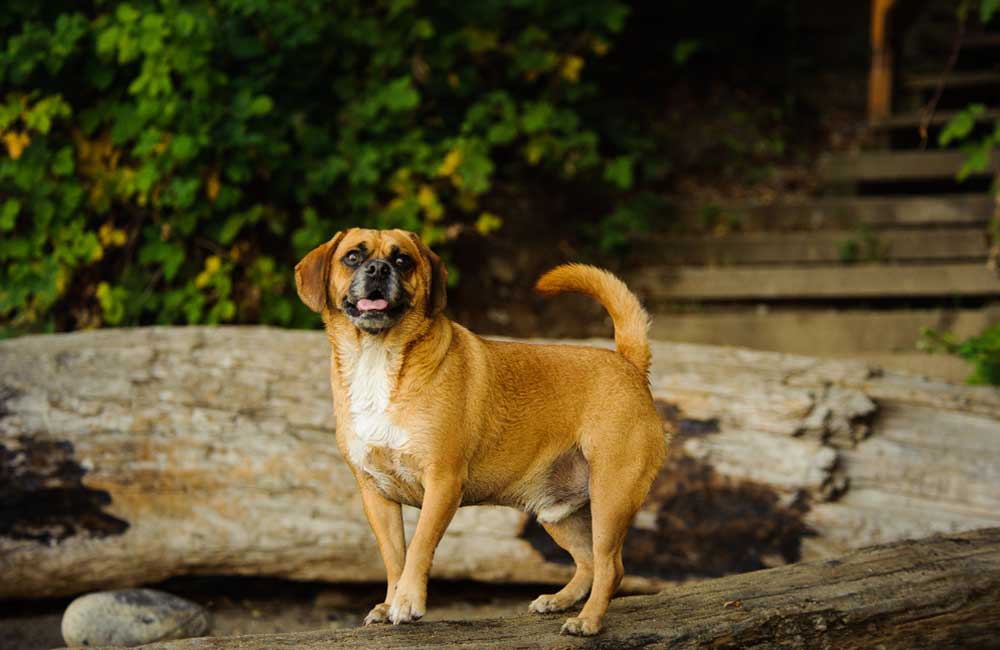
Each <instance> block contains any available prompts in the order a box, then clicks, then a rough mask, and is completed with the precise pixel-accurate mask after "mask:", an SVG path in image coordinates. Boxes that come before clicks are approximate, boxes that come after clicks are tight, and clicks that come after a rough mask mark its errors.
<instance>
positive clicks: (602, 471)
mask: <svg viewBox="0 0 1000 650" xmlns="http://www.w3.org/2000/svg"><path fill="white" fill-rule="evenodd" d="M628 448H629V445H621V444H619V445H618V449H617V450H616V451H617V453H614V452H612V453H608V452H609V451H611V450H609V449H604V450H602V453H599V454H593V455H591V457H590V458H588V461H589V462H590V510H591V522H592V523H591V525H592V528H593V538H594V542H593V544H594V545H593V549H594V583H593V586H592V587H591V590H590V598H588V599H587V602H586V604H585V605H584V606H583V610H582V611H581V612H580V615H579V616H576V617H573V618H569V619H567V620H566V623H565V624H564V625H563V627H562V632H563V634H572V635H575V636H592V635H594V634H597V633H598V632H600V631H601V620H602V619H603V618H604V614H605V612H607V610H608V603H609V602H610V601H611V597H612V596H613V595H614V593H615V591H616V590H617V589H618V585H620V584H621V581H622V578H623V577H624V575H625V569H624V566H623V565H622V545H623V544H624V543H625V534H626V533H627V532H628V529H629V525H630V524H631V523H632V518H633V517H634V516H635V513H636V512H638V510H639V507H640V506H641V505H642V501H643V499H645V497H646V493H647V492H648V491H649V486H650V484H651V483H652V481H653V477H654V476H655V474H656V467H654V466H652V465H651V464H648V463H638V464H637V463H635V462H634V458H633V459H632V462H631V463H630V462H629V459H628V458H626V457H625V455H624V453H623V452H624V450H626V449H628Z"/></svg>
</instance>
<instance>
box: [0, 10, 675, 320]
mask: <svg viewBox="0 0 1000 650" xmlns="http://www.w3.org/2000/svg"><path fill="white" fill-rule="evenodd" d="M627 13H628V9H627V7H626V5H625V4H624V3H623V2H618V1H615V0H575V1H573V2H569V1H566V0H530V1H528V0H512V1H510V2H501V1H499V0H483V1H478V2H468V3H455V2H447V3H446V2H421V3H419V4H418V3H417V2H415V0H378V1H358V0H337V1H334V2H320V1H318V0H298V1H296V2H270V1H267V0H220V1H218V2H209V1H207V0H158V1H153V0H132V1H131V2H114V1H109V0H95V2H93V3H77V2H67V1H62V2H59V1H57V0H53V1H50V2H36V1H35V0H9V1H8V2H7V3H5V11H4V12H2V13H0V35H2V37H3V38H2V41H0V42H2V43H4V44H5V45H4V46H2V49H0V87H2V88H3V91H2V92H3V95H2V97H0V141H2V146H0V197H3V198H0V264H2V268H0V331H2V332H3V333H4V334H6V335H10V334H14V333H21V332H28V331H51V330H55V329H72V328H88V327H97V326H101V325H125V324H142V323H219V322H265V323H275V324H280V325H286V326H289V325H291V326H294V325H300V324H303V323H308V322H312V321H311V319H307V318H306V317H307V314H306V312H305V310H304V308H302V307H301V306H300V305H299V302H298V300H297V299H296V297H295V291H294V287H293V286H292V281H291V274H290V268H291V266H292V265H293V264H294V262H295V260H297V259H298V258H299V256H301V255H302V254H304V253H305V252H306V251H307V250H308V249H309V248H310V247H312V246H314V245H315V244H317V243H318V242H320V241H323V240H324V239H325V238H327V237H329V236H330V234H331V233H332V232H333V231H334V230H336V229H337V228H339V227H342V226H345V225H353V224H358V223H365V224H371V225H373V226H378V227H402V228H407V229H410V230H416V231H420V232H422V233H423V235H424V237H425V238H427V239H429V240H430V241H431V242H432V243H439V242H441V241H444V240H446V239H448V238H449V237H452V236H454V235H455V234H456V233H458V232H463V231H471V230H473V229H474V230H477V231H479V232H483V233H486V232H489V231H491V230H493V229H496V228H497V227H499V226H500V225H501V224H502V222H503V216H504V215H497V214H493V213H491V212H489V211H488V210H485V209H484V208H483V207H482V201H481V200H482V198H483V197H484V195H485V194H486V193H487V192H488V191H489V190H490V188H491V187H492V186H493V185H494V184H495V183H496V182H497V181H498V179H501V178H509V177H514V176H516V175H517V174H525V173H531V174H536V175H537V174H543V175H547V176H550V177H552V178H553V179H576V180H580V181H586V182H589V183H598V184H602V183H603V184H605V185H606V186H607V187H608V188H609V191H612V190H615V191H622V190H627V189H628V188H630V187H631V186H632V184H633V182H634V175H635V173H636V172H635V170H634V169H633V157H632V156H630V155H629V152H628V151H622V150H618V151H615V150H613V148H612V146H610V145H609V144H608V142H607V138H602V135H601V133H599V132H598V130H596V127H595V126H594V124H593V123H592V122H589V121H588V120H587V119H585V117H584V115H585V114H586V111H583V110H581V107H582V106H585V105H586V103H587V102H588V101H590V100H591V98H592V97H593V96H594V94H595V86H594V83H593V82H590V81H588V75H587V72H588V67H589V66H592V65H593V64H594V63H595V62H596V61H598V60H599V59H601V57H603V56H604V55H605V54H606V53H607V52H608V51H609V49H610V48H612V47H613V43H614V38H615V36H616V35H617V34H619V33H620V32H621V30H622V28H623V24H624V21H625V19H626V16H627ZM543 26H544V27H543ZM689 49H690V48H689ZM692 51H693V50H692ZM689 54H690V52H687V51H685V54H684V56H687V55H689ZM4 150H5V151H4ZM4 153H5V154H6V155H4ZM616 188H617V190H616ZM616 214H617V215H618V216H617V217H615V218H616V219H618V220H619V221H621V220H624V221H625V222H629V223H631V221H630V220H635V219H636V217H631V216H628V215H630V214H631V213H630V212H629V211H628V210H624V209H619V210H618V212H617V213H616Z"/></svg>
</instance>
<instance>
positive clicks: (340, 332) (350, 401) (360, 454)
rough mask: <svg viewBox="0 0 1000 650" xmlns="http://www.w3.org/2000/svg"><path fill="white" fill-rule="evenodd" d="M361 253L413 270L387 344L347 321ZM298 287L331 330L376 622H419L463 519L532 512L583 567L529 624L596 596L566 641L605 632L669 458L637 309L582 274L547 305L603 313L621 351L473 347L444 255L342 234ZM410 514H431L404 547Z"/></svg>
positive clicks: (549, 279)
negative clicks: (430, 583) (565, 298)
mask: <svg viewBox="0 0 1000 650" xmlns="http://www.w3.org/2000/svg"><path fill="white" fill-rule="evenodd" d="M358 250H360V251H363V252H364V253H365V254H366V255H369V256H370V258H371V259H383V258H384V259H390V258H392V257H393V256H399V255H405V256H408V257H410V258H412V260H414V263H413V264H412V268H410V269H409V270H408V271H407V272H406V273H405V274H401V279H400V282H401V284H402V287H403V288H404V289H405V291H406V294H405V295H406V296H408V298H409V303H408V304H407V305H402V306H401V307H400V308H401V309H404V310H405V311H404V312H403V315H402V316H401V318H400V319H399V320H398V322H396V323H395V324H394V325H392V326H391V327H390V328H388V329H387V330H385V331H382V332H378V333H376V334H371V333H367V332H366V331H364V330H363V329H361V328H359V327H356V326H355V324H354V322H352V320H351V319H349V318H348V316H347V315H346V314H345V312H344V311H343V309H342V308H341V306H342V305H344V304H347V303H345V302H344V301H345V300H348V299H349V296H348V294H349V291H350V289H351V283H352V281H353V279H354V276H355V274H356V273H357V272H358V271H357V270H356V269H352V268H351V267H349V266H348V265H347V264H346V263H345V262H344V258H343V256H344V255H345V254H346V252H347V251H358ZM351 259H352V260H353V259H356V258H351ZM295 278H296V284H297V287H298V291H299V295H300V296H301V297H302V299H303V301H304V302H305V303H306V304H307V305H308V306H309V307H310V308H312V309H313V310H314V311H317V312H319V313H320V314H321V315H322V317H323V322H324V324H325V327H326V333H327V336H328V338H329V341H330V346H331V384H332V389H333V402H334V409H335V413H336V417H337V444H338V446H339V448H340V451H341V453H342V454H343V455H344V457H345V458H346V459H347V460H348V462H349V464H350V466H351V468H352V470H353V472H354V475H355V478H356V479H357V482H358V486H359V488H360V491H361V496H362V500H363V503H364V507H365V512H366V514H367V516H368V520H369V523H370V524H371V527H372V530H373V531H374V533H375V537H376V540H377V543H378V547H379V550H380V551H381V554H382V558H383V560H384V562H385V567H386V573H387V577H388V590H387V593H386V598H385V602H383V603H381V604H379V605H377V606H375V608H374V609H372V611H371V613H369V615H368V617H367V618H366V620H365V623H366V624H370V623H379V622H390V621H391V622H392V623H403V622H409V621H414V620H417V619H419V618H420V617H421V616H423V614H424V611H425V601H426V591H427V579H428V574H429V572H430V567H431V560H432V557H433V555H434V550H435V548H436V547H437V545H438V542H439V541H440V539H441V536H442V535H443V534H444V531H445V528H446V527H447V526H448V523H449V522H450V521H451V518H452V516H453V515H454V514H455V511H456V509H457V508H458V507H459V506H462V505H473V504H499V505H507V506H513V507H517V508H521V509H523V510H526V511H528V512H530V513H533V514H534V515H535V516H536V517H537V518H538V520H539V522H540V523H541V524H542V525H543V526H544V527H545V529H546V531H548V532H549V534H550V535H551V536H552V538H553V539H554V540H555V541H556V542H557V543H558V544H559V545H560V546H561V547H563V548H564V549H566V550H567V551H568V552H569V553H570V554H571V555H572V557H573V559H574V561H575V562H576V573H575V575H574V577H573V579H572V580H571V581H570V582H569V584H567V585H566V586H565V587H564V588H563V589H562V590H560V591H559V592H557V593H555V594H549V595H543V596H539V597H538V598H537V599H536V600H535V601H534V602H532V603H531V606H530V608H531V610H532V611H535V612H540V613H541V612H555V611H562V610H565V609H568V608H570V607H572V606H573V605H575V604H576V603H577V602H579V601H580V600H582V599H583V598H584V597H585V596H587V594H588V592H589V594H590V597H589V598H588V599H587V602H586V604H585V605H584V607H583V610H582V611H581V612H580V614H579V615H578V616H577V617H573V618H570V619H568V620H567V621H566V623H565V624H564V626H563V628H562V630H563V632H564V633H568V634H577V635H592V634H596V633H597V632H599V631H600V629H601V620H602V618H603V616H604V614H605V611H606V610H607V607H608V602H609V600H610V599H611V597H612V595H613V594H614V592H615V590H616V589H617V587H618V585H619V583H620V582H621V579H622V575H623V568H622V560H621V551H622V544H623V542H624V539H625V534H626V532H627V530H628V527H629V524H630V522H631V520H632V518H633V516H634V515H635V513H636V511H637V510H638V508H639V507H640V505H641V503H642V501H643V499H644V498H645V496H646V493H647V492H648V490H649V486H650V484H651V482H652V480H653V477H654V475H655V474H656V471H657V470H658V468H659V467H660V464H661V462H662V459H663V456H664V453H665V449H666V439H665V437H664V433H663V428H662V425H661V422H660V420H659V418H658V416H657V413H656V410H655V407H654V405H653V399H652V397H651V395H650V391H649V387H648V381H647V372H648V369H649V361H650V357H649V345H648V343H647V339H646V330H647V326H648V321H647V316H646V313H645V312H644V311H643V309H642V307H641V306H640V304H639V302H638V300H636V298H635V296H633V295H632V294H631V293H630V292H629V291H628V289H627V288H626V287H625V285H624V284H623V283H622V282H621V281H620V280H618V279H617V278H615V277H614V276H613V275H611V274H610V273H608V272H606V271H602V270H600V269H596V268H594V267H590V266H584V265H565V266H560V267H557V268H555V269H553V270H552V271H550V272H549V273H547V274H546V275H545V276H543V277H542V278H541V279H540V280H539V281H538V284H537V289H538V290H539V291H540V292H541V293H543V294H557V293H560V292H566V291H570V292H577V293H583V294H587V295H590V296H592V297H594V298H595V299H597V300H598V301H600V303H601V304H602V305H604V307H605V308H606V309H607V310H608V311H609V313H610V314H611V317H612V320H613V321H614V325H615V341H616V345H617V352H615V351H610V350H604V349H598V348H591V347H583V346H564V345H532V344H523V343H512V342H500V341H492V340H485V339H482V338H480V337H478V336H476V335H475V334H473V333H471V332H470V331H469V330H467V329H466V328H464V327H462V326H461V325H458V324H457V323H454V322H452V321H450V320H448V319H447V318H446V317H445V316H444V315H443V314H442V310H443V308H444V306H445V300H446V297H445V295H446V286H445V285H446V278H447V273H446V270H445V269H444V266H443V265H442V263H441V261H440V259H439V258H438V256H437V255H435V254H434V253H433V252H431V251H430V250H429V249H428V248H427V247H426V246H425V245H424V244H423V243H422V242H421V241H420V240H419V238H418V237H417V236H416V235H414V234H412V233H407V232H404V231H400V230H391V231H377V230H364V229H351V230H348V231H344V232H340V233H337V234H336V235H335V236H334V237H333V238H332V239H331V240H330V241H328V242H326V243H325V244H323V245H321V246H319V247H318V248H316V249H315V250H313V251H312V252H311V253H309V254H308V255H307V256H306V257H305V258H304V259H303V260H302V261H301V262H300V263H299V264H298V265H297V266H296V269H295ZM400 504H408V505H412V506H418V507H420V508H421V512H420V518H419V521H418V524H417V528H416V531H415V533H414V535H413V539H412V540H410V544H409V547H408V548H407V547H406V544H405V540H404V534H403V522H402V517H401V509H400Z"/></svg>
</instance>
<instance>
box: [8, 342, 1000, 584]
mask: <svg viewBox="0 0 1000 650" xmlns="http://www.w3.org/2000/svg"><path fill="white" fill-rule="evenodd" d="M592 343H594V344H595V345H610V343H609V342H607V341H595V342H592ZM653 350H654V364H653V370H652V373H651V386H652V390H653V393H654V397H655V398H656V399H657V404H658V406H659V407H660V409H661V412H662V414H663V416H664V419H665V422H666V425H667V426H668V427H669V428H671V429H673V430H674V432H675V434H674V442H673V444H672V448H671V452H670V455H669V458H668V460H667V462H666V464H665V466H664V469H663V470H662V471H661V473H660V476H659V478H658V479H657V481H656V483H655V484H654V486H653V490H652V492H651V494H650V497H649V499H648V500H647V502H646V504H645V505H644V507H643V509H642V511H641V512H640V513H639V515H638V517H637V518H636V522H635V526H634V528H633V530H632V532H631V533H630V535H629V538H628V542H627V546H626V556H625V561H626V567H627V569H628V571H629V572H630V574H632V577H631V578H629V580H630V582H629V583H627V585H626V586H627V587H628V588H630V589H633V590H635V589H643V588H646V589H649V588H652V587H656V586H659V585H662V584H663V580H664V579H671V578H678V577H685V576H718V575H724V574H727V573H733V572H739V571H747V570H753V569H760V568H764V567H769V566H775V565H780V564H785V563H790V562H796V561H798V560H800V559H813V558H826V557H831V556H834V555H837V554H840V553H843V552H844V551H845V550H847V549H850V548H857V547H859V546H863V545H868V544H873V543H881V542H887V541H893V540H898V539H903V538H906V537H913V536H924V535H927V534H931V533H934V532H950V531H960V530H970V529H974V528H981V527H985V526H997V525H1000V489H998V488H997V486H998V485H1000V436H997V435H996V434H997V432H998V431H1000V393H998V392H997V391H996V390H995V389H989V388H973V387H964V386H953V385H949V384H944V383H937V382H933V381H928V380H924V379H920V378H917V377H912V376H906V375H901V374H894V373H884V372H881V371H878V370H877V369H874V368H870V367H868V366H865V365H863V364H861V363H855V362H839V361H822V360H818V359H813V358H808V357H797V356H790V355H781V354H774V353H765V352H752V351H748V350H739V349H729V348H716V347H711V346H700V345H683V344H666V343H657V344H654V346H653ZM328 356H329V353H328V348H327V343H326V340H325V337H324V335H323V334H322V333H320V332H296V331H282V330H274V329H268V328H217V329H212V328H149V329H135V330H104V331H97V332H84V333H75V334H65V335H53V336H38V337H26V338H22V339H16V340H10V341H5V342H2V343H0V598H23V597H44V596H57V595H67V594H75V593H79V592H82V591H86V590H91V589H96V588H107V587H118V586H126V585H135V584H142V583H149V582H155V581H159V580H162V579H165V578H168V577H170V576H175V575H184V574H248V575H270V576H281V577H287V578H293V579H303V580H331V581H378V580H382V579H383V577H384V573H383V569H382V565H381V560H380V558H379V555H378V552H377V550H376V547H375V544H374V540H373V538H372V536H371V533H370V531H369V529H368V525H367V523H366V522H365V519H364V515H363V512H362V509H361V504H360V499H359V498H358V497H357V494H356V489H355V486H354V482H353V478H352V477H351V475H350V472H349V471H348V469H347V467H346V465H345V464H344V463H343V461H342V460H341V459H340V457H339V454H338V452H337V451H336V447H335V445H334V441H333V426H334V423H333V420H332V407H331V400H330V393H329V377H328V368H329V366H328V364H329V359H328ZM416 514H417V513H416V511H415V510H412V509H407V510H406V520H407V522H408V526H410V528H411V530H412V524H413V523H414V522H415V520H416ZM571 571H572V569H571V566H570V565H569V564H568V557H567V556H566V555H565V554H564V553H563V552H562V551H561V550H559V549H558V548H557V547H555V545H554V544H553V543H552V542H551V541H550V540H549V539H548V537H547V536H546V535H545V533H544V531H542V530H541V529H540V527H539V526H538V525H537V524H536V523H534V522H533V521H530V520H529V519H528V518H527V517H525V515H523V514H522V513H519V512H516V511H513V510H509V509H505V508H490V507H476V508H463V509H462V510H460V512H459V514H458V516H457V517H456V518H455V520H454V522H453V523H452V525H451V526H450V527H449V530H448V534H447V535H446V536H445V538H444V540H443V542H442V544H441V546H440V548H439V550H438V552H437V554H436V556H435V563H434V573H433V575H434V576H436V577H441V578H474V579H477V580H483V581H510V582H547V583H559V582H561V581H565V580H567V579H568V578H569V577H570V574H571Z"/></svg>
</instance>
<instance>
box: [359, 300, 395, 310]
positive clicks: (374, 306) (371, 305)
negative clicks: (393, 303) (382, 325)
mask: <svg viewBox="0 0 1000 650" xmlns="http://www.w3.org/2000/svg"><path fill="white" fill-rule="evenodd" d="M388 307H389V303H388V302H386V301H385V300H383V299H381V298H379V299H378V300H368V298H362V299H361V300H359V301H358V309H359V310H360V311H382V310H383V309H387V308H388Z"/></svg>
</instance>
